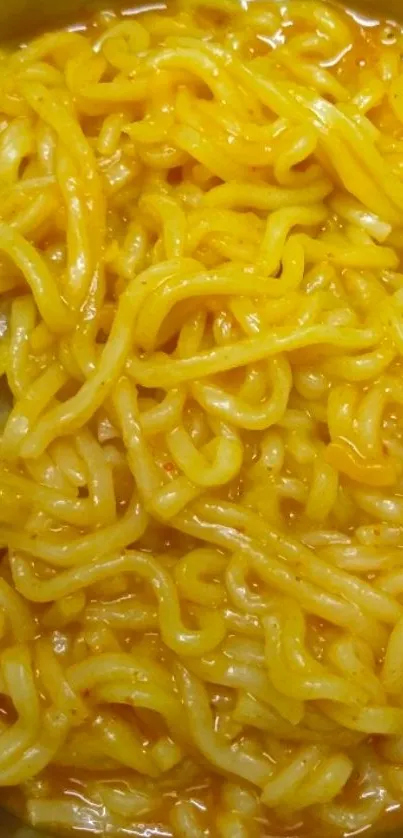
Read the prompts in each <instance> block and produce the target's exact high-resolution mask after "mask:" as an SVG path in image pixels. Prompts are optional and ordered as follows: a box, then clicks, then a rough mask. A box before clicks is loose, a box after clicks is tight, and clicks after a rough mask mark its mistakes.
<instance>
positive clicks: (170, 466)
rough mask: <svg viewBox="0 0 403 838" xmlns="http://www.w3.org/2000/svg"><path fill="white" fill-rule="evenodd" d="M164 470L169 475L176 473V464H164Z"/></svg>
mask: <svg viewBox="0 0 403 838" xmlns="http://www.w3.org/2000/svg"><path fill="white" fill-rule="evenodd" d="M164 469H165V471H167V472H168V474H172V472H173V471H175V464H174V463H164Z"/></svg>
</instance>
